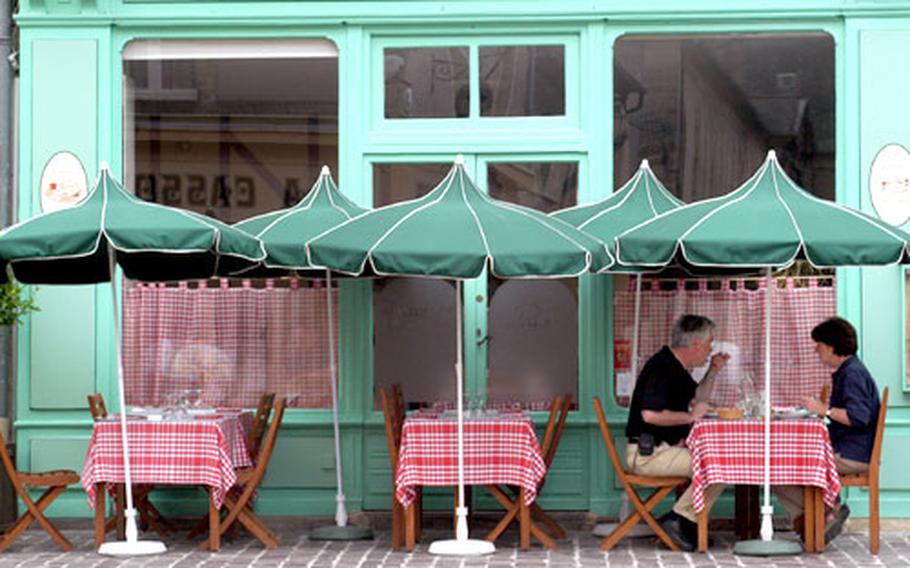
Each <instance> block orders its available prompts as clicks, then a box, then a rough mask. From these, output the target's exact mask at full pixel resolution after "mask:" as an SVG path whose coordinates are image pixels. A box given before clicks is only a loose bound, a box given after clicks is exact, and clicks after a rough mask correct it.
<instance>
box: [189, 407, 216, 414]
mask: <svg viewBox="0 0 910 568" xmlns="http://www.w3.org/2000/svg"><path fill="white" fill-rule="evenodd" d="M189 413H190V414H194V415H204V414H217V409H216V408H190V409H189Z"/></svg>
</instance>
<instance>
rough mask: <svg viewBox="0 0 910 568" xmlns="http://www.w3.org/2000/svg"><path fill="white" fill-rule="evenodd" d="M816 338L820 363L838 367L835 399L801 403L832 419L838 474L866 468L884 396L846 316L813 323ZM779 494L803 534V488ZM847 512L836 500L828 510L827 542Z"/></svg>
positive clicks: (778, 491) (833, 378) (833, 379)
mask: <svg viewBox="0 0 910 568" xmlns="http://www.w3.org/2000/svg"><path fill="white" fill-rule="evenodd" d="M812 340H813V341H815V352H816V353H818V357H819V359H820V360H821V362H822V364H824V365H825V366H827V367H830V368H832V369H835V371H834V373H832V374H831V400H830V402H829V403H828V404H826V403H824V402H822V401H820V400H818V399H817V398H813V397H806V398H804V399H803V400H802V403H803V405H804V406H805V407H806V408H808V409H809V411H810V412H814V413H816V414H818V415H819V416H822V415H824V416H826V417H827V418H828V420H829V424H828V433H829V434H830V437H831V445H832V447H833V448H834V461H835V464H836V466H837V471H838V473H840V474H842V475H846V474H851V473H862V472H865V471H867V470H868V469H869V460H870V459H871V458H872V445H873V443H874V441H875V425H876V421H877V420H878V412H879V409H880V407H881V400H880V399H879V395H878V387H876V385H875V381H874V380H873V379H872V375H870V374H869V370H868V369H866V366H865V365H863V362H862V361H860V360H859V358H858V357H857V356H856V348H857V339H856V330H855V329H854V328H853V326H852V325H850V322H848V321H847V320H845V319H843V318H838V317H834V318H830V319H827V320H825V321H823V322H822V323H820V324H818V325H817V326H815V328H814V329H813V330H812ZM775 493H776V494H777V497H778V500H780V502H781V504H782V505H783V506H784V507H785V508H786V509H787V512H788V513H789V515H790V518H791V519H792V520H793V525H794V528H796V529H797V531H798V532H800V533H801V532H802V530H801V528H802V519H803V497H802V494H803V493H802V488H801V487H797V486H778V487H776V488H775ZM849 515H850V508H849V507H847V505H846V504H845V503H838V504H837V505H836V506H835V508H834V509H832V510H831V511H828V515H827V518H826V527H825V541H826V542H831V540H832V539H834V537H836V536H837V535H838V534H840V531H841V529H842V528H843V525H844V521H846V520H847V517H848V516H849Z"/></svg>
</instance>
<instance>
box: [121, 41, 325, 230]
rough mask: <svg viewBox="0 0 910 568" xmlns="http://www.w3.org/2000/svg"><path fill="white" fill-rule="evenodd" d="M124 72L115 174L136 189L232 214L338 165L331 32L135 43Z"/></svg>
mask: <svg viewBox="0 0 910 568" xmlns="http://www.w3.org/2000/svg"><path fill="white" fill-rule="evenodd" d="M123 72H124V172H125V175H124V178H125V180H126V184H127V186H129V187H131V188H134V190H135V192H136V194H137V195H138V196H140V197H141V198H143V199H146V200H148V201H155V202H158V203H164V204H166V205H174V206H177V207H185V208H187V209H192V210H194V211H198V212H200V213H205V214H207V215H211V216H213V217H217V218H219V219H221V220H222V221H226V222H235V221H239V220H241V219H244V218H247V217H250V216H252V215H256V214H258V213H263V212H266V211H270V210H273V209H278V208H281V207H287V206H290V205H293V204H294V203H296V202H297V201H299V200H300V198H301V197H303V195H304V194H305V193H306V191H307V190H308V189H309V188H310V186H312V184H313V182H314V181H315V180H316V178H317V177H318V175H319V170H320V168H321V167H322V166H323V165H328V166H329V167H331V168H332V171H333V172H337V164H338V55H337V50H336V48H335V46H334V44H332V43H331V42H329V41H328V40H294V41H287V40H272V41H268V40H257V41H246V40H236V41H230V40H224V41H205V40H184V41H164V40H162V41H137V42H133V43H130V44H128V45H127V47H126V49H125V50H124V62H123Z"/></svg>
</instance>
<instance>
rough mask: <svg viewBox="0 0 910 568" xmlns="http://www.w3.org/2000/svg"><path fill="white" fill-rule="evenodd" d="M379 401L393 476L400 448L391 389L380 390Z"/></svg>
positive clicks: (393, 397) (393, 396) (399, 432)
mask: <svg viewBox="0 0 910 568" xmlns="http://www.w3.org/2000/svg"><path fill="white" fill-rule="evenodd" d="M379 400H380V402H381V403H382V414H383V416H384V417H385V440H386V443H387V444H388V446H389V464H390V465H391V466H392V475H395V472H396V471H397V469H398V449H399V448H400V447H401V430H400V429H399V430H398V431H397V433H396V425H395V422H396V420H397V410H396V408H395V407H396V403H395V395H394V393H393V392H392V389H384V388H380V389H379Z"/></svg>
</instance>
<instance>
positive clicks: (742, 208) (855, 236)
mask: <svg viewBox="0 0 910 568" xmlns="http://www.w3.org/2000/svg"><path fill="white" fill-rule="evenodd" d="M908 242H910V235H907V234H906V233H904V232H903V231H900V230H898V229H896V228H894V227H892V226H890V225H888V224H887V223H884V222H882V221H880V220H878V219H876V218H874V217H871V216H869V215H866V214H865V213H862V212H860V211H856V210H854V209H851V208H849V207H845V206H843V205H839V204H837V203H834V202H831V201H827V200H825V199H820V198H818V197H815V196H814V195H812V194H811V193H809V192H808V191H806V190H804V189H802V188H801V187H799V186H798V185H797V184H796V183H795V182H794V181H793V180H791V179H790V178H789V177H788V176H787V174H786V173H784V171H783V169H782V168H781V166H780V164H779V163H778V161H777V156H776V154H775V152H774V151H773V150H771V151H769V152H768V156H767V159H766V160H765V162H764V163H763V164H762V166H761V167H760V168H759V169H758V171H757V172H756V173H755V174H754V175H753V176H752V177H751V178H750V179H749V180H747V181H746V182H745V183H744V184H743V185H742V186H740V187H739V188H737V189H735V190H733V191H731V192H730V193H728V194H726V195H722V196H720V197H717V198H713V199H706V200H704V201H699V202H696V203H692V204H689V205H686V206H684V207H680V208H679V209H675V210H673V211H669V212H667V213H664V214H663V215H660V216H658V217H656V218H654V219H652V220H650V221H646V222H644V223H642V224H640V225H638V226H636V227H633V228H631V229H629V230H627V231H625V232H624V233H622V234H620V235H619V236H617V237H616V239H615V244H616V256H617V260H618V262H619V263H620V265H622V266H626V267H639V268H640V267H648V268H657V267H664V266H668V265H670V264H678V265H681V266H684V267H686V268H687V269H690V270H693V271H696V272H697V271H711V270H713V269H717V268H737V269H743V270H749V269H756V268H760V269H764V271H765V277H766V284H767V285H766V294H767V295H768V297H767V301H766V302H765V456H764V458H765V491H764V506H763V507H762V527H761V540H758V541H743V542H740V543H737V545H736V549H735V550H736V552H737V553H741V554H752V555H760V556H768V555H774V554H793V553H798V552H799V547H798V546H793V545H795V543H788V542H783V541H775V540H773V536H774V531H773V528H772V526H771V514H772V511H773V509H772V507H771V493H770V486H769V479H770V459H771V458H770V428H771V423H770V419H771V396H770V392H771V299H770V294H771V290H772V282H771V273H772V271H773V270H774V269H775V268H784V267H787V266H790V265H791V264H793V263H794V262H796V261H797V260H805V261H808V262H809V263H811V264H812V265H814V266H816V267H820V268H821V267H835V266H863V265H889V264H897V263H908V262H910V254H908Z"/></svg>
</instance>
